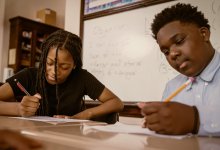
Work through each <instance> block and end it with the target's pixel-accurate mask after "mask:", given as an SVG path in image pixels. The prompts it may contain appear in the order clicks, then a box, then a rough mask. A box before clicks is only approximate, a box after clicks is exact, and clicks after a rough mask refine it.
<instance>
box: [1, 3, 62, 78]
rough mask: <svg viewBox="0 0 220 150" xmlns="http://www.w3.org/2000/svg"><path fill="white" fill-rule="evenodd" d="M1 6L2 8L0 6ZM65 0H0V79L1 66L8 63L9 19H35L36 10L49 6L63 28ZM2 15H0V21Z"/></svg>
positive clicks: (5, 65) (59, 25) (58, 24)
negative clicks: (17, 17) (19, 17)
mask: <svg viewBox="0 0 220 150" xmlns="http://www.w3.org/2000/svg"><path fill="white" fill-rule="evenodd" d="M1 7H2V8H1ZM65 7H66V0H46V1H45V0H19V1H16V0H6V1H5V4H4V1H2V0H0V13H2V12H4V14H5V15H3V16H4V19H2V20H3V27H1V24H2V23H1V24H0V44H1V43H2V45H0V60H1V61H0V81H2V78H3V68H4V67H7V63H8V46H9V32H10V31H9V26H10V24H9V19H10V18H12V17H16V16H23V17H26V18H29V19H33V20H35V18H36V12H37V11H38V10H41V9H44V8H50V9H52V10H55V11H56V12H57V26H58V27H60V28H64V20H65ZM4 8H5V11H4ZM1 18H2V15H0V21H2V20H1ZM2 30H4V33H3V34H4V38H3V39H1V31H2Z"/></svg>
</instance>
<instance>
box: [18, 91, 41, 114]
mask: <svg viewBox="0 0 220 150" xmlns="http://www.w3.org/2000/svg"><path fill="white" fill-rule="evenodd" d="M40 99H41V96H40V94H38V93H37V94H35V95H34V96H24V97H23V99H22V100H21V102H20V103H18V114H19V116H22V117H28V116H34V115H35V113H36V111H37V109H38V108H39V106H40V102H39V100H40Z"/></svg>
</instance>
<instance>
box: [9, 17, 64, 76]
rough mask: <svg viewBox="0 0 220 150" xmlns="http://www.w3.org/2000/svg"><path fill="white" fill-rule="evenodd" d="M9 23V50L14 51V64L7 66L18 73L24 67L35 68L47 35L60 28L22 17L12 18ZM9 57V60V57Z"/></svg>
mask: <svg viewBox="0 0 220 150" xmlns="http://www.w3.org/2000/svg"><path fill="white" fill-rule="evenodd" d="M9 21H10V41H9V50H16V52H15V53H13V54H14V55H15V56H14V55H12V56H13V58H11V59H13V60H14V61H12V62H14V64H11V63H10V64H9V65H8V66H9V67H11V68H13V69H14V72H15V73H16V72H18V71H20V70H21V69H23V68H24V67H37V66H38V62H39V57H40V55H41V53H42V51H41V50H40V46H41V44H42V42H43V41H44V40H45V39H46V38H47V36H48V35H50V34H51V33H53V32H54V31H56V30H59V29H60V28H58V27H55V26H51V25H48V24H44V23H40V22H37V21H34V20H30V19H27V18H24V17H20V16H18V17H14V18H11V19H9ZM12 56H11V55H9V60H11V59H10V57H12Z"/></svg>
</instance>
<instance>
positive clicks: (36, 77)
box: [0, 30, 123, 123]
mask: <svg viewBox="0 0 220 150" xmlns="http://www.w3.org/2000/svg"><path fill="white" fill-rule="evenodd" d="M41 49H42V55H41V59H40V65H39V68H25V69H23V70H21V71H20V72H18V73H17V74H15V75H14V76H12V77H11V78H9V79H7V80H6V83H5V84H4V85H2V86H1V87H0V93H1V94H0V100H1V101H2V102H1V103H0V115H13V116H33V115H41V116H54V117H59V118H77V119H94V118H97V117H100V116H103V115H107V114H111V113H115V112H116V113H117V112H119V111H121V110H122V109H123V103H122V102H121V100H120V99H119V98H118V97H117V96H116V95H115V94H114V93H112V92H111V91H110V90H109V89H108V88H107V87H105V86H104V85H103V84H102V83H101V82H100V81H98V80H97V79H96V78H95V77H94V76H93V75H92V74H90V73H89V72H88V71H86V70H84V69H82V60H81V52H82V43H81V39H80V38H79V37H78V36H77V35H75V34H72V33H70V32H67V31H65V30H58V31H56V32H54V33H52V34H51V35H50V36H48V38H47V39H46V40H45V41H44V42H43V44H42V46H41ZM15 80H17V81H19V82H20V83H21V84H22V85H23V86H24V87H25V88H26V89H27V91H28V92H29V93H30V95H29V96H28V95H25V93H24V92H22V91H21V90H20V89H19V87H18V86H17V83H16V82H15ZM85 95H88V96H89V97H90V98H92V99H93V100H96V99H98V100H99V101H100V102H101V105H99V106H97V107H93V108H90V109H84V100H83V98H84V96H85ZM19 97H22V98H20V99H21V100H19ZM111 123H112V122H111ZM113 123H114V122H113Z"/></svg>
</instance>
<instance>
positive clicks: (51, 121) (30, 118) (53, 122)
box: [10, 116, 89, 124]
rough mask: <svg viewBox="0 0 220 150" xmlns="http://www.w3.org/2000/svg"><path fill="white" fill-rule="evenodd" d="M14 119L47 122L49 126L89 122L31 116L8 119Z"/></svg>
mask: <svg viewBox="0 0 220 150" xmlns="http://www.w3.org/2000/svg"><path fill="white" fill-rule="evenodd" d="M10 118H16V119H23V120H32V121H41V122H47V123H51V124H59V123H67V122H87V121H89V120H82V119H65V118H54V117H49V116H31V117H10Z"/></svg>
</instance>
